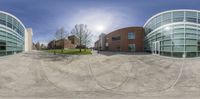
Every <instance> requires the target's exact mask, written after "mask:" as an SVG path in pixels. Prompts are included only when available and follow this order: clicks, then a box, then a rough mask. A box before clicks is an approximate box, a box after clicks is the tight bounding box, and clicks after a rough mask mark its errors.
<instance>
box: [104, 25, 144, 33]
mask: <svg viewBox="0 0 200 99" xmlns="http://www.w3.org/2000/svg"><path fill="white" fill-rule="evenodd" d="M131 28H143V27H139V26H138V27H125V28H120V29H117V30H115V31H112V32H109V33H108V34H106V35H109V34H111V33H115V32H117V31H122V30H125V29H131Z"/></svg>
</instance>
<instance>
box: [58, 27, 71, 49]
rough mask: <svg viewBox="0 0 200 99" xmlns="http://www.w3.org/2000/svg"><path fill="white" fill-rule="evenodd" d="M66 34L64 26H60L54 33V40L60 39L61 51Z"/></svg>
mask: <svg viewBox="0 0 200 99" xmlns="http://www.w3.org/2000/svg"><path fill="white" fill-rule="evenodd" d="M67 36H68V33H67V32H66V31H65V28H64V27H62V28H60V29H58V30H57V31H56V33H55V38H56V40H60V42H61V49H62V52H63V50H64V44H65V43H64V42H65V38H66V37H67Z"/></svg>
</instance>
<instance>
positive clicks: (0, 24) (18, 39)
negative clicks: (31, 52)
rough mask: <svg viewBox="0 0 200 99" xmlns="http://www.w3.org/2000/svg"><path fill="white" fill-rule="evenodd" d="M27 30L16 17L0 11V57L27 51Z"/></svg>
mask: <svg viewBox="0 0 200 99" xmlns="http://www.w3.org/2000/svg"><path fill="white" fill-rule="evenodd" d="M25 33H26V29H25V26H24V25H23V24H22V22H21V21H20V20H19V19H18V18H16V17H15V16H13V15H11V14H9V13H6V12H3V11H0V56H4V55H11V54H14V53H19V52H22V51H24V50H25V35H26V34H25Z"/></svg>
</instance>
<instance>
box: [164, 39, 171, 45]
mask: <svg viewBox="0 0 200 99" xmlns="http://www.w3.org/2000/svg"><path fill="white" fill-rule="evenodd" d="M163 44H164V45H171V40H166V41H163Z"/></svg>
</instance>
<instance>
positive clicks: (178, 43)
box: [172, 39, 184, 45]
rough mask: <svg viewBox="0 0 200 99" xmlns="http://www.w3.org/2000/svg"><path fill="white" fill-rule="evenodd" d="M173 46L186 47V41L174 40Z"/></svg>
mask: <svg viewBox="0 0 200 99" xmlns="http://www.w3.org/2000/svg"><path fill="white" fill-rule="evenodd" d="M172 44H173V45H184V40H183V39H178V40H174V41H173V42H172Z"/></svg>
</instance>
